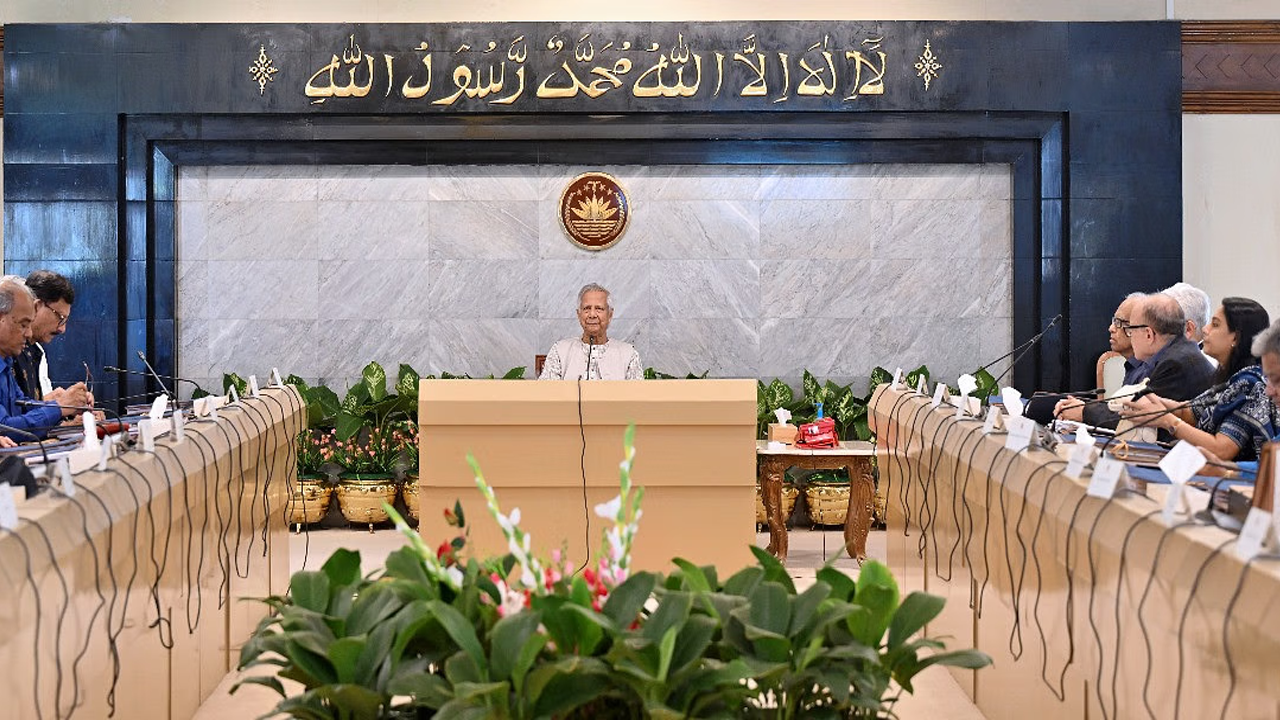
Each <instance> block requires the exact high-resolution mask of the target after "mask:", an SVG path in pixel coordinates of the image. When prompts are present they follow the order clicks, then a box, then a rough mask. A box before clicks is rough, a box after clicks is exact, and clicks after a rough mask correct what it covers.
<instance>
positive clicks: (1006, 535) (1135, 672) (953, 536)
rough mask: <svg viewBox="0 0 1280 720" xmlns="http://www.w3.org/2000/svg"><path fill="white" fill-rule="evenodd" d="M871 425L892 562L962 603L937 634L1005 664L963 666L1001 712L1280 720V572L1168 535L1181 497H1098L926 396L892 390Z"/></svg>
mask: <svg viewBox="0 0 1280 720" xmlns="http://www.w3.org/2000/svg"><path fill="white" fill-rule="evenodd" d="M871 413H872V421H873V426H874V429H875V430H876V433H877V436H878V438H879V439H880V443H881V445H882V446H884V447H885V448H886V450H887V453H888V454H887V456H886V457H885V458H883V459H882V461H881V468H880V472H881V482H882V490H883V491H884V492H885V494H886V496H887V500H888V526H889V527H888V532H887V537H888V543H889V560H890V565H891V566H892V568H893V569H894V571H895V574H896V575H897V576H898V578H899V581H900V582H901V583H902V585H903V591H904V592H907V591H909V590H927V591H928V592H931V593H934V594H937V595H942V596H944V597H945V598H946V599H947V605H946V608H945V609H944V611H943V614H942V615H941V616H940V617H939V618H938V620H937V621H936V622H934V623H932V624H930V626H929V628H928V629H927V631H928V633H929V634H930V635H934V636H950V638H951V639H950V640H948V644H949V645H950V646H959V647H967V646H972V647H977V648H979V649H980V650H983V651H985V652H987V653H988V654H990V655H991V656H992V657H993V658H994V661H995V663H994V665H993V666H992V667H989V668H985V669H982V670H979V671H971V670H953V674H954V675H955V676H956V678H957V680H959V681H960V683H961V685H962V686H963V687H964V688H965V689H966V690H967V692H968V693H969V694H970V696H971V697H972V698H973V699H974V701H975V702H976V703H977V705H978V707H979V708H981V710H982V711H983V713H985V714H986V716H987V717H988V718H990V719H991V720H1004V719H1006V718H1009V719H1012V718H1025V717H1028V715H1034V716H1035V717H1036V718H1039V719H1041V720H1052V719H1054V718H1072V719H1075V718H1086V717H1087V718H1123V719H1124V720H1128V719H1130V718H1160V719H1161V720H1163V719H1164V718H1188V719H1192V718H1194V719H1196V720H1200V719H1203V718H1218V717H1226V718H1275V717H1278V716H1280V712H1278V707H1280V688H1278V687H1277V685H1276V682H1275V680H1274V672H1273V667H1274V662H1275V660H1276V658H1278V657H1280V622H1277V620H1276V618H1277V617H1280V614H1278V613H1277V612H1276V611H1275V609H1274V608H1275V606H1276V604H1277V603H1280V563H1276V562H1275V561H1274V560H1264V559H1259V560H1255V561H1254V562H1252V563H1245V562H1243V561H1241V560H1240V559H1239V558H1238V557H1236V555H1235V554H1234V553H1233V548H1234V546H1235V542H1236V536H1235V535H1233V534H1231V533H1228V532H1226V531H1224V530H1220V529H1217V528H1215V527H1208V526H1204V525H1199V524H1195V525H1192V524H1186V525H1178V526H1175V527H1173V528H1170V527H1168V526H1166V525H1165V524H1164V522H1163V519H1162V517H1161V513H1160V509H1161V507H1162V502H1163V499H1164V494H1165V491H1164V486H1159V485H1151V486H1149V487H1148V488H1147V489H1146V494H1145V495H1133V494H1122V495H1120V496H1117V497H1116V498H1114V499H1111V500H1108V501H1104V500H1101V499H1098V498H1093V497H1088V496H1087V495H1086V492H1085V489H1086V487H1087V482H1088V479H1089V477H1088V476H1087V475H1086V476H1085V477H1084V478H1083V479H1082V480H1079V481H1077V480H1072V479H1070V478H1068V477H1066V476H1065V475H1063V474H1062V472H1061V471H1062V470H1063V469H1064V468H1065V465H1066V462H1065V461H1064V460H1062V459H1061V458H1059V457H1058V456H1057V455H1056V454H1054V453H1051V452H1048V451H1045V450H1042V449H1029V450H1024V451H1022V452H1017V453H1015V452H1013V451H1010V450H1006V449H1005V448H1004V442H1005V438H1004V436H1003V435H990V436H987V435H984V434H983V432H982V423H981V422H980V421H976V420H973V419H960V420H957V419H955V418H954V416H953V414H954V408H945V407H944V408H940V409H936V410H935V409H931V408H930V400H929V398H927V397H922V396H917V395H910V394H904V393H900V392H893V391H890V390H889V389H888V386H882V387H881V388H880V389H879V390H877V391H876V393H875V395H874V396H873V398H872V400H871ZM1205 497H1206V496H1204V495H1203V494H1200V495H1199V496H1197V501H1198V503H1199V504H1200V505H1203V502H1204V499H1205ZM1224 708H1225V710H1224Z"/></svg>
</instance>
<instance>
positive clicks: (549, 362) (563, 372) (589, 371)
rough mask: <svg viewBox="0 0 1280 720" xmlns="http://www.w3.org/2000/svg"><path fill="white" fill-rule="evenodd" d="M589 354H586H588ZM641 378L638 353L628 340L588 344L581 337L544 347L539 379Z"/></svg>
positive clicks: (642, 374) (642, 373) (641, 371)
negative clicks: (545, 350)
mask: <svg viewBox="0 0 1280 720" xmlns="http://www.w3.org/2000/svg"><path fill="white" fill-rule="evenodd" d="M588 355H589V357H588ZM579 378H581V379H583V380H641V379H643V378H644V368H643V367H641V365H640V353H638V352H636V349H635V348H634V347H632V346H631V344H629V343H625V342H622V341H621V340H610V341H608V342H606V343H604V344H603V345H590V344H588V343H584V342H582V339H581V338H565V339H564V340H560V341H558V342H556V344H555V345H552V346H551V349H550V350H548V351H547V359H546V362H545V363H543V365H542V374H541V375H539V376H538V379H539V380H577V379H579Z"/></svg>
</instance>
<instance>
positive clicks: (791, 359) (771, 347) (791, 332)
mask: <svg viewBox="0 0 1280 720" xmlns="http://www.w3.org/2000/svg"><path fill="white" fill-rule="evenodd" d="M852 328H853V323H852V322H851V321H849V320H843V319H834V318H816V319H807V318H795V319H790V318H788V319H765V320H762V321H761V323H760V360H759V366H758V368H757V370H758V377H761V378H764V379H766V380H767V379H769V378H775V377H778V378H784V377H788V378H798V377H800V376H801V375H802V374H803V373H804V371H805V370H809V371H810V372H812V373H813V374H814V375H816V376H818V377H826V376H828V375H830V374H831V373H832V369H833V368H834V367H835V364H836V358H837V357H838V356H839V354H840V348H842V347H843V346H844V345H845V343H846V342H847V338H848V337H849V336H850V334H851V331H852Z"/></svg>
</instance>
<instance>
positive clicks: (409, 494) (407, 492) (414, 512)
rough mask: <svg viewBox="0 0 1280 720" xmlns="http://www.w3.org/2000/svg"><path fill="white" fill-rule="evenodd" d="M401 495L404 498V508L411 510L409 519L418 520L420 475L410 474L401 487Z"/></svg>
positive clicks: (415, 522) (415, 521)
mask: <svg viewBox="0 0 1280 720" xmlns="http://www.w3.org/2000/svg"><path fill="white" fill-rule="evenodd" d="M400 497H402V498H404V508H405V510H408V511H409V519H410V520H412V521H413V522H414V524H417V522H418V476H417V475H409V476H408V477H406V478H405V479H404V485H402V486H401V487H400Z"/></svg>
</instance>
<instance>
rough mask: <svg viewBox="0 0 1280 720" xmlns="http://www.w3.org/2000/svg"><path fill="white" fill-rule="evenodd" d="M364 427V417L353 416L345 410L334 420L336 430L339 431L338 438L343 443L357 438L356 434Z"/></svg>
mask: <svg viewBox="0 0 1280 720" xmlns="http://www.w3.org/2000/svg"><path fill="white" fill-rule="evenodd" d="M364 425H365V422H364V417H362V416H360V415H353V414H351V413H350V412H349V411H347V410H345V409H344V410H341V411H340V412H338V415H337V417H336V418H334V428H335V429H336V430H337V437H338V439H339V440H341V441H343V442H346V441H347V440H350V439H351V438H353V437H355V436H356V433H359V432H360V428H362V427H364Z"/></svg>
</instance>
